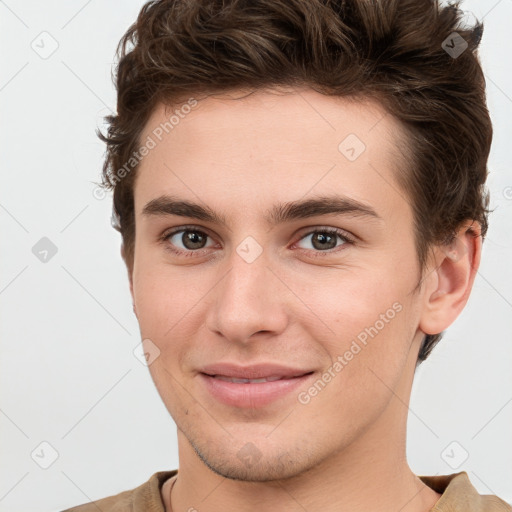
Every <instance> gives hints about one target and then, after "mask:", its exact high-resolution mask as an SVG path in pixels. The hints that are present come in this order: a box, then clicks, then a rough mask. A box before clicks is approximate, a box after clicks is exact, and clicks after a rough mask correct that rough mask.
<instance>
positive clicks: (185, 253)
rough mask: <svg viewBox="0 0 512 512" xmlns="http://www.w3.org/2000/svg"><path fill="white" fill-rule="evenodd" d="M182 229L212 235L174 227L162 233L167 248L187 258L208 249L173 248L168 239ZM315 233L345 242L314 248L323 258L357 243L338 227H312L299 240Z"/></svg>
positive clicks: (195, 228)
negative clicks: (329, 246)
mask: <svg viewBox="0 0 512 512" xmlns="http://www.w3.org/2000/svg"><path fill="white" fill-rule="evenodd" d="M182 231H183V232H185V231H192V232H197V233H201V234H202V235H206V236H208V237H210V235H208V233H205V232H204V231H202V230H201V229H199V228H198V227H197V226H180V227H179V229H173V230H172V231H166V232H164V233H163V234H162V236H161V237H160V238H159V242H161V243H163V244H164V245H165V248H166V250H169V251H170V252H172V253H173V254H177V255H178V256H184V257H186V258H188V257H193V256H196V255H197V254H198V253H199V254H200V253H201V251H204V250H206V249H197V250H188V251H183V250H177V249H174V248H172V247H171V245H169V244H168V243H167V242H168V239H169V238H171V237H172V236H173V235H175V234H176V233H180V232H182ZM314 233H322V234H328V235H338V236H339V237H340V238H341V239H342V240H343V242H344V244H343V245H342V246H340V247H337V248H335V249H330V250H328V251H315V250H312V252H313V257H314V258H318V257H320V258H322V257H326V256H329V255H332V254H334V253H337V252H339V251H340V250H343V246H345V245H354V244H355V239H354V238H353V237H352V236H349V235H348V234H347V233H346V232H345V231H342V230H341V229H337V228H315V229H312V230H311V231H309V232H307V233H305V234H304V235H302V236H301V237H300V238H299V240H298V242H300V241H301V240H302V239H304V238H306V237H307V236H310V235H312V234H314ZM210 238H211V237H210ZM300 250H302V251H306V252H311V251H310V250H309V249H300Z"/></svg>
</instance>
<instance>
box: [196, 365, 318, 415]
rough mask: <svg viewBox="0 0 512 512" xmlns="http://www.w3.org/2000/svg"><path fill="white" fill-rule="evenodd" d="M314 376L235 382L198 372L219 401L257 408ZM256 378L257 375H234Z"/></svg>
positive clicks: (311, 374) (293, 389)
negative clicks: (269, 380)
mask: <svg viewBox="0 0 512 512" xmlns="http://www.w3.org/2000/svg"><path fill="white" fill-rule="evenodd" d="M314 376H315V372H312V373H308V374H306V375H302V376H300V377H288V378H283V379H281V380H275V381H271V382H255V383H237V382H227V381H224V380H220V379H216V378H215V377H213V376H212V375H208V374H206V373H200V374H199V377H200V379H201V381H202V383H203V384H204V386H205V388H206V389H207V391H208V392H209V394H210V395H211V396H212V397H213V398H215V399H216V400H218V401H219V402H221V403H223V404H225V405H229V406H232V407H240V408H258V407H264V406H266V405H269V404H270V403H272V402H274V401H275V400H278V399H279V398H283V397H285V396H286V395H289V394H290V393H291V392H292V391H296V390H297V389H298V388H299V387H300V386H304V385H305V384H306V382H307V381H309V380H310V379H311V378H313V377H314ZM235 378H254V379H256V378H258V377H235Z"/></svg>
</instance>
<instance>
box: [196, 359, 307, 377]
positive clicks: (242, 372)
mask: <svg viewBox="0 0 512 512" xmlns="http://www.w3.org/2000/svg"><path fill="white" fill-rule="evenodd" d="M312 371H313V370H312V369H311V368H305V369H301V368H290V367H288V366H283V365H280V364H275V363H260V364H253V365H251V366H240V365H237V364H233V363H216V364H212V365H208V366H205V367H204V368H202V369H201V370H200V372H201V373H204V374H207V375H220V376H223V377H232V378H235V379H263V378H267V377H273V376H279V377H285V378H291V377H299V376H302V375H304V374H306V373H310V372H312Z"/></svg>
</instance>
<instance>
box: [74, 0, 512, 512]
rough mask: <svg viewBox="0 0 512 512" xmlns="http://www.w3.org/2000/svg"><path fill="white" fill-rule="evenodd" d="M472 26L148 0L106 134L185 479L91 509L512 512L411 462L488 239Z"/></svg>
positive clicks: (297, 1)
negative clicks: (421, 392)
mask: <svg viewBox="0 0 512 512" xmlns="http://www.w3.org/2000/svg"><path fill="white" fill-rule="evenodd" d="M460 18H461V14H460V11H458V10H457V9H456V8H454V7H443V8H441V7H440V6H439V5H438V4H437V2H434V1H427V0H421V1H418V0H402V1H400V2H399V1H398V0H389V1H386V2H378V1H371V0H351V1H341V0H339V1H337V2H336V1H332V2H329V1H321V0H307V1H306V0H268V1H255V2H242V1H235V0H233V1H224V2H222V3H220V2H206V1H203V2H200V1H190V0H187V1H185V0H182V1H180V0H172V1H169V0H158V1H155V2H149V3H147V4H146V5H145V6H144V7H143V8H142V10H141V12H140V14H139V17H138V19H137V21H136V23H134V24H133V25H132V26H131V27H130V29H129V30H128V31H127V33H126V34H125V36H124V37H123V39H122V40H121V43H120V46H119V50H120V61H119V67H118V73H117V90H118V106H117V110H118V113H117V115H116V116H110V117H109V118H107V120H108V121H109V122H110V127H109V131H108V134H107V135H106V136H105V135H102V134H99V135H100V137H101V138H102V140H104V141H105V142H106V143H107V158H106V161H105V165H104V174H103V178H104V180H103V183H104V185H105V186H106V187H109V188H113V189H114V219H116V221H117V222H118V224H117V225H116V227H117V229H118V230H119V231H120V232H121V234H122V237H123V245H122V255H123V258H124V261H125V262H126V265H127V269H128V276H129V281H130V290H131V294H132V297H133V303H134V311H135V314H136V315H137V319H138V322H139V325H140V331H141V338H142V340H143V346H144V352H145V355H146V358H147V362H148V366H149V369H150V373H151V376H152V378H153V380H154V382H155V385H156V387H157V389H158V392H159V393H160V396H161V397H162V400H163V402H164V404H165V405H166V407H167V409H168V411H169V413H170V414H171V416H172V418H173V419H174V421H175V422H176V425H177V427H178V449H179V470H176V469H175V470H172V471H160V472H157V473H155V474H154V475H153V476H152V477H151V478H150V480H149V481H148V482H146V483H144V484H141V486H139V487H138V488H136V489H133V490H129V491H124V492H122V493H120V494H117V495H115V496H110V497H107V498H104V499H101V500H98V501H96V502H94V503H89V504H83V505H81V506H78V507H75V508H72V509H69V510H70V511H80V512H85V511H89V510H98V509H99V510H102V511H114V510H116V511H117V510H132V511H143V510H151V511H162V512H163V511H167V512H169V511H174V512H177V511H196V510H197V511H199V512H214V511H219V510H225V511H234V510H245V511H256V510H258V511H261V510H280V511H290V512H291V511H299V510H308V511H320V510H322V511H323V512H331V511H332V512H333V511H339V510H350V511H369V510H371V511H372V512H384V511H392V510H394V511H401V512H426V511H429V510H436V511H440V510H443V511H448V510H454V511H455V510H457V511H459V510H460V511H465V512H468V511H511V510H512V508H511V507H510V506H509V505H508V504H507V503H506V502H505V501H503V500H501V499H500V498H498V497H496V496H481V495H479V494H478V493H477V491H476V489H475V488H474V486H473V485H472V483H471V482H470V480H469V478H468V475H467V473H466V472H464V471H461V472H459V473H453V474H450V475H439V474H438V475H435V476H417V475H415V474H414V473H413V472H412V471H411V469H410V468H409V466H408V463H407V460H406V450H405V448H406V422H407V413H408V407H407V404H408V403H409V399H410V392H411V386H412V382H413V377H414V372H415V369H416V367H417V365H418V364H420V363H421V362H422V361H423V360H425V358H426V357H428V355H429V353H430V351H431V350H432V348H433V346H434V345H435V344H436V343H437V342H438V341H439V340H440V339H441V336H442V333H443V331H444V330H445V329H446V328H448V326H449V325H451V324H452V323H453V322H454V320H455V319H456V318H457V317H458V315H459V314H460V313H461V311H462V310H463V308H464V306H465V304H466V302H467V300H468V297H469V294H470V292H471V289H472V285H473V282H474V278H475V275H476V271H477V269H478V266H479V263H480V256H481V249H482V243H483V239H484V237H485V234H486V231H487V214H488V210H487V206H488V195H487V193H486V192H485V188H484V184H485V179H486V174H487V169H486V163H487V158H488V154H489V149H490V144H491V139H492V127H491V123H490V119H489V115H488V111H487V108H486V105H485V89H484V80H483V74H482V70H481V67H480V64H479V61H478V57H477V47H478V44H479V41H480V37H481V34H482V26H481V25H477V26H476V27H474V28H461V27H459V22H460ZM129 45H132V46H133V47H132V48H128V46H129Z"/></svg>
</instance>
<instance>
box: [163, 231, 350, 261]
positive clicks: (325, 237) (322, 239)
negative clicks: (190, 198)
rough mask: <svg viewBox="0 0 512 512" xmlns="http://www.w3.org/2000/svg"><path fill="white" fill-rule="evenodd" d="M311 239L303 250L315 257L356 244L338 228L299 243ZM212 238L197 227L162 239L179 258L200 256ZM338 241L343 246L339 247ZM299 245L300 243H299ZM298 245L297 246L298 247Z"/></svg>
mask: <svg viewBox="0 0 512 512" xmlns="http://www.w3.org/2000/svg"><path fill="white" fill-rule="evenodd" d="M308 237H311V242H310V245H311V246H312V247H309V248H308V247H306V248H304V247H303V248H302V250H306V251H307V252H311V253H312V256H313V257H317V256H328V255H330V254H332V253H336V252H339V251H340V250H343V247H344V246H345V245H347V244H354V243H355V240H354V238H352V237H351V236H350V235H348V234H347V233H346V232H345V231H342V230H341V229H337V228H316V229H314V230H312V231H309V232H308V233H306V234H305V235H303V236H302V237H301V238H300V240H299V241H302V240H306V239H307V238H308ZM208 238H210V236H209V235H208V234H207V233H205V232H204V231H202V230H200V229H198V228H196V227H195V226H181V227H180V228H179V229H174V230H172V231H170V232H169V231H166V232H165V233H164V234H163V235H162V236H161V238H160V241H161V242H162V243H163V244H164V245H165V248H166V249H167V250H169V251H171V252H172V253H174V254H177V255H179V256H195V255H197V254H198V253H199V254H200V253H201V251H202V249H207V248H208V247H211V246H207V240H208ZM338 240H341V241H342V242H343V244H341V246H337V242H338ZM297 244H298V242H297ZM297 244H296V245H297ZM337 247H339V248H338V249H337Z"/></svg>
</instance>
